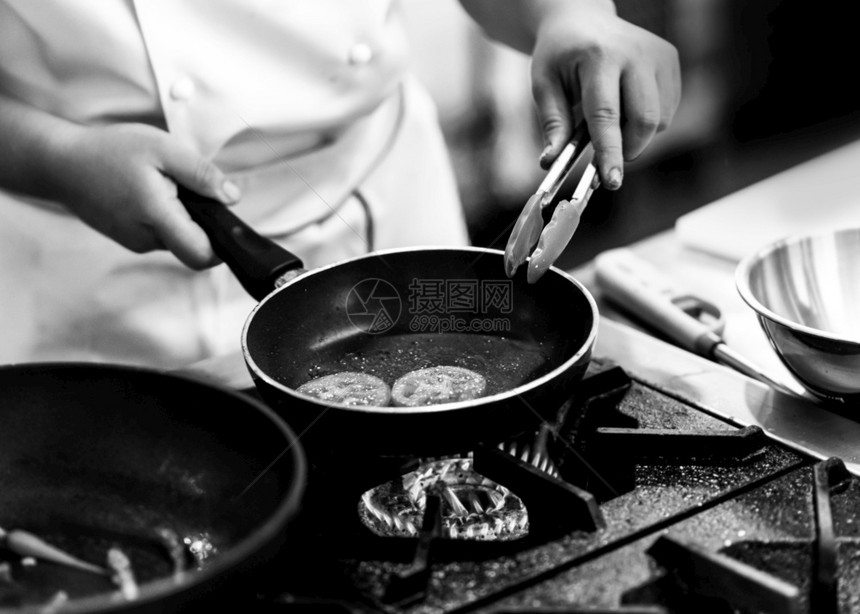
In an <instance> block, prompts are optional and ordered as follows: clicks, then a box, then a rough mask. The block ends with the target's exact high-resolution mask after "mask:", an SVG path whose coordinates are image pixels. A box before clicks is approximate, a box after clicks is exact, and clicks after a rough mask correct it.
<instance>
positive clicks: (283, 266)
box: [176, 185, 304, 301]
mask: <svg viewBox="0 0 860 614" xmlns="http://www.w3.org/2000/svg"><path fill="white" fill-rule="evenodd" d="M176 187H177V189H178V196H179V200H180V201H182V204H183V205H185V208H186V209H187V210H188V213H189V214H191V219H193V220H194V221H195V222H196V223H197V224H198V225H199V226H200V227H201V228H202V229H203V230H204V232H206V235H207V236H208V237H209V241H211V243H212V249H214V250H215V253H216V254H217V255H218V257H219V258H221V260H223V261H224V262H225V264H226V265H227V266H228V267H230V270H231V271H233V274H234V275H235V276H236V278H237V279H238V280H239V283H241V284H242V287H243V288H245V290H247V292H248V294H250V295H251V296H253V297H254V298H255V299H257V300H258V301H260V300H263V298H265V297H266V296H267V295H268V294H269V293H271V292H272V291H273V290H274V289H275V282H276V281H277V280H278V278H280V277H281V276H282V275H283V274H284V273H287V272H288V271H293V270H297V269H301V268H302V267H303V266H304V265H303V263H302V261H301V260H300V259H299V257H298V256H296V255H295V254H293V253H292V252H289V251H287V250H285V249H284V248H283V247H281V246H280V245H278V244H277V243H275V242H274V241H272V240H270V239H267V238H266V237H264V236H262V235H260V234H259V233H257V232H256V231H255V230H254V229H253V228H251V227H250V226H248V225H247V224H246V223H245V222H243V221H242V220H241V219H239V218H238V217H237V216H236V214H234V213H233V212H232V211H230V209H229V208H228V207H226V206H224V205H223V204H221V203H219V202H218V201H217V200H214V199H212V198H208V197H206V196H201V195H200V194H197V193H195V192H192V191H191V190H188V189H186V188H184V187H182V186H181V185H177V186H176Z"/></svg>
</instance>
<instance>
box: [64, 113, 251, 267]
mask: <svg viewBox="0 0 860 614" xmlns="http://www.w3.org/2000/svg"><path fill="white" fill-rule="evenodd" d="M59 142H60V143H61V144H62V146H61V147H60V148H59V149H58V153H59V155H60V156H61V159H63V160H65V163H64V164H62V165H58V170H55V171H54V174H55V179H56V181H57V182H58V183H59V184H60V185H61V186H62V187H63V190H62V193H63V198H62V202H63V203H64V204H65V205H66V206H68V207H69V209H70V210H72V211H73V212H74V213H75V214H76V215H77V216H78V217H80V218H81V220H83V221H84V222H85V223H86V224H88V225H90V226H92V227H93V228H94V229H96V230H98V231H99V232H101V233H102V234H104V235H106V236H108V237H110V238H111V239H113V240H114V241H116V242H117V243H119V244H121V245H123V246H125V247H127V248H128V249H130V250H132V251H134V252H137V253H144V252H149V251H153V250H156V249H167V250H169V251H171V252H172V253H173V254H175V255H176V257H177V258H179V260H181V261H182V262H183V263H184V264H186V265H187V266H189V267H191V268H193V269H204V268H207V267H210V266H213V265H215V264H217V263H218V262H220V260H219V259H218V258H217V257H216V256H215V254H214V253H213V251H212V247H211V245H210V243H209V239H208V238H207V237H206V234H205V233H204V232H203V230H202V229H201V228H200V227H199V226H198V225H197V224H195V223H194V222H193V221H192V220H191V217H190V216H189V214H188V212H187V211H186V210H185V207H184V206H183V205H182V203H181V202H180V201H179V199H178V198H177V196H176V194H177V189H176V182H179V183H181V184H182V185H183V186H185V187H187V188H189V189H190V190H192V191H194V192H197V193H199V194H203V195H205V196H209V197H212V198H214V199H216V200H218V201H220V202H222V203H224V204H227V205H229V204H233V203H235V202H236V201H237V200H238V199H239V191H238V188H237V187H236V186H235V185H234V184H232V183H230V182H229V181H227V180H226V178H225V177H224V175H223V174H222V173H221V171H220V170H218V168H217V167H216V166H215V165H214V164H212V163H210V162H209V161H208V160H206V159H205V158H203V157H202V156H201V155H200V154H198V153H196V152H195V151H194V150H192V149H191V148H189V147H187V146H185V145H183V144H182V143H180V142H178V141H177V139H176V138H175V137H173V136H171V135H170V134H169V133H167V132H165V131H163V130H159V129H158V128H154V127H151V126H146V125H143V124H117V125H113V126H106V127H81V126H77V127H75V128H73V129H71V130H68V131H66V134H65V135H64V136H63V138H62V139H59ZM57 174H60V176H59V177H57Z"/></svg>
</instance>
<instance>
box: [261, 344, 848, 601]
mask: <svg viewBox="0 0 860 614" xmlns="http://www.w3.org/2000/svg"><path fill="white" fill-rule="evenodd" d="M585 382H586V385H585V386H583V389H584V390H586V391H587V394H585V395H584V396H583V397H580V398H574V399H572V401H571V403H569V404H568V405H567V406H565V407H564V408H562V409H561V410H560V416H559V421H558V422H557V423H556V424H555V425H552V426H553V428H552V438H551V439H550V441H549V444H548V446H547V454H548V456H549V457H550V458H551V459H552V463H553V464H554V466H555V468H556V469H557V476H556V477H554V478H552V479H551V480H550V481H551V482H554V481H557V480H560V481H561V482H562V483H563V484H562V487H566V488H567V490H564V489H562V490H559V491H554V490H552V489H550V490H546V491H539V492H538V495H535V496H537V497H538V498H537V499H532V500H533V501H538V502H539V504H540V506H539V507H540V509H539V510H538V512H539V513H537V512H536V513H535V514H534V515H532V516H530V523H531V524H530V526H529V531H530V533H529V536H528V537H526V538H524V539H522V540H515V541H514V542H505V543H499V542H474V541H465V540H461V539H448V538H439V537H435V538H428V537H427V536H425V538H424V540H421V539H419V538H417V537H387V536H386V537H381V536H378V535H375V534H373V533H372V532H370V531H369V530H368V529H367V527H365V526H363V525H361V524H360V523H359V522H357V521H354V522H353V521H351V520H350V519H353V518H357V516H358V514H357V513H356V511H357V507H358V501H357V499H356V498H354V496H355V493H352V492H351V491H350V490H349V482H350V480H351V477H352V476H351V474H350V471H351V470H356V468H355V467H352V468H351V469H350V468H347V467H344V468H343V469H342V471H338V470H336V469H335V470H332V469H331V468H328V469H320V468H319V467H317V465H316V464H315V462H314V459H313V458H311V459H310V460H311V469H310V473H309V476H308V492H309V496H308V498H307V501H306V503H305V505H304V507H303V510H302V512H301V514H300V517H299V519H298V520H297V522H296V524H297V529H296V530H295V531H294V533H295V535H296V537H295V538H293V537H292V536H291V541H290V543H288V545H287V548H286V549H285V551H284V552H282V553H281V555H280V556H279V558H278V560H276V561H275V562H274V563H273V564H272V565H271V567H270V573H269V574H268V575H267V577H266V578H265V579H263V580H262V581H260V582H258V583H257V584H256V585H255V586H254V587H253V589H252V591H253V593H254V595H253V602H254V604H255V606H256V607H257V608H258V609H259V610H260V611H279V610H284V611H286V610H289V609H291V608H298V607H300V608H302V609H305V610H309V611H344V612H347V611H352V612H368V613H369V612H391V613H409V614H436V613H443V612H444V613H448V612H488V613H489V612H496V613H502V612H527V611H541V610H543V611H554V612H559V611H565V612H577V611H590V612H628V613H629V612H640V611H641V612H667V613H674V612H686V611H692V610H691V608H696V609H701V608H712V609H710V610H708V609H704V610H702V611H714V612H747V611H749V612H760V611H773V612H782V611H797V612H810V611H815V612H816V613H817V612H819V611H821V612H826V611H832V612H854V611H860V580H858V579H857V578H858V577H860V574H858V573H857V571H858V566H860V552H858V548H857V543H858V542H857V538H858V533H860V526H858V525H860V516H858V515H857V511H856V510H858V509H860V508H858V507H857V503H858V497H860V484H858V483H857V480H856V479H855V478H854V477H853V476H851V475H850V474H848V473H847V472H845V471H844V467H841V466H840V463H839V461H838V459H831V460H830V461H819V460H818V459H814V458H811V457H807V456H805V455H803V454H801V453H799V452H797V451H795V450H792V449H789V448H787V447H785V446H783V445H781V444H780V443H778V442H775V441H772V440H770V439H768V438H766V437H764V435H763V433H761V432H760V431H759V430H758V429H756V428H746V429H741V428H739V427H738V426H735V425H733V424H730V423H728V422H726V421H724V420H723V419H721V418H719V417H717V416H714V415H711V414H709V412H708V411H707V410H706V408H702V407H697V406H694V405H691V404H689V403H688V402H686V401H685V400H684V399H682V398H678V397H675V396H672V395H670V394H667V393H664V392H661V391H659V390H656V389H654V388H652V387H651V386H649V385H648V384H645V383H643V382H640V381H637V380H635V379H632V378H631V377H630V376H629V375H628V374H627V373H625V372H624V371H623V370H621V369H620V368H619V367H617V366H616V365H614V364H613V363H611V362H608V361H599V360H598V361H593V363H592V366H591V367H590V368H589V373H588V374H587V375H586V379H585ZM519 450H520V448H517V453H519ZM481 454H488V455H489V458H491V459H492V458H495V457H494V456H493V454H494V453H493V452H481ZM503 454H507V452H506V451H503ZM478 455H479V453H478V452H477V451H476V459H477V458H478ZM523 458H525V456H523ZM505 462H507V461H505ZM516 462H517V463H519V464H520V465H526V466H527V467H528V468H530V469H531V470H534V469H533V468H532V467H531V466H530V465H529V464H528V462H527V460H526V461H522V462H520V461H516ZM348 464H349V463H347V465H348ZM476 469H477V460H476ZM339 482H340V484H338V483H339ZM339 486H342V487H343V488H339ZM551 486H553V487H557V486H558V484H552V485H551ZM344 492H346V493H348V494H346V495H344ZM543 492H546V494H545V495H543V494H541V493H543ZM556 492H557V494H555V493H556ZM825 495H826V501H825V500H823V497H824V496H825ZM350 501H352V503H350ZM333 508H334V509H333ZM536 509H537V507H536ZM583 510H585V512H583ZM824 512H828V513H830V512H832V514H831V516H824V515H823V514H824ZM530 514H531V512H530ZM556 517H559V518H560V520H559V519H557V518H556ZM546 518H548V519H549V520H548V521H547V522H549V524H552V528H551V529H546V528H543V527H541V526H538V525H537V524H536V522H537V521H543V520H544V519H546ZM556 521H557V523H558V524H557V526H556V525H555V524H553V523H555V522H556ZM822 527H823V529H822ZM828 539H829V541H830V542H832V543H830V544H829V545H830V549H829V550H828V549H826V548H825V549H823V548H822V547H821V544H825V545H827V543H829V542H827V540H828ZM826 542H827V543H826ZM423 548H426V549H427V550H423ZM428 553H429V554H428ZM423 555H427V558H426V561H425V560H424V559H422V556H423ZM416 556H417V558H416ZM828 557H829V558H828ZM830 559H833V560H830ZM422 561H423V562H426V563H427V565H426V568H425V569H423V570H420V569H419V573H416V569H417V568H420V567H421V565H420V563H421V562H422ZM828 564H829V565H830V567H835V571H834V572H832V573H831V579H830V580H829V581H828V580H826V579H825V580H820V579H819V580H815V581H813V578H815V577H820V576H822V570H825V569H826V568H827V565H828ZM837 577H838V582H837V581H836V580H835V579H834V578H837ZM700 584H701V585H703V586H705V588H702V586H699V585H700ZM707 587H711V588H707ZM713 587H720V589H721V590H718V591H716V594H711V593H712V592H714V590H713ZM834 587H836V588H834ZM822 595H823V596H822ZM813 605H814V606H815V609H813ZM825 608H829V610H828V609H825Z"/></svg>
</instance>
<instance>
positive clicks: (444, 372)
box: [391, 366, 487, 407]
mask: <svg viewBox="0 0 860 614" xmlns="http://www.w3.org/2000/svg"><path fill="white" fill-rule="evenodd" d="M486 390H487V379H486V378H485V377H484V376H483V375H481V374H480V373H478V372H476V371H472V370H471V369H465V368H463V367H454V366H438V367H428V368H426V369H417V370H415V371H410V372H409V373H407V374H406V375H404V376H403V377H401V378H399V379H398V380H397V381H396V382H394V385H393V386H392V387H391V399H392V401H393V403H394V405H397V406H400V407H419V406H423V405H438V404H440V403H456V402H457V401H468V400H470V399H476V398H478V397H480V396H483V394H484V393H485V392H486Z"/></svg>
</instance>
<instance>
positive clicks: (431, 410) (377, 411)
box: [242, 245, 600, 416]
mask: <svg viewBox="0 0 860 614" xmlns="http://www.w3.org/2000/svg"><path fill="white" fill-rule="evenodd" d="M426 251H452V252H472V253H475V254H476V255H478V254H480V255H490V256H494V257H499V258H502V257H504V252H503V251H501V250H496V249H491V248H485V247H474V246H466V247H453V246H439V245H426V246H415V247H405V248H391V249H385V250H377V251H374V252H371V253H368V254H363V255H361V256H356V257H353V258H349V259H346V260H340V261H338V262H335V263H332V264H328V265H325V266H321V267H318V268H315V269H312V270H309V271H305V272H303V273H302V274H301V275H298V276H296V277H294V278H292V279H290V280H289V281H288V282H286V283H285V284H283V285H281V286H280V287H278V288H276V289H275V290H274V291H272V292H270V293H269V294H268V295H267V296H266V297H264V298H263V300H261V301H260V302H259V303H257V305H255V306H254V308H253V309H252V310H251V313H250V314H249V315H248V317H247V318H246V319H245V324H244V326H243V327H242V354H243V356H244V359H245V362H246V364H247V367H248V369H249V371H250V372H251V374H252V375H253V376H254V377H255V378H258V379H259V380H260V381H261V382H264V383H265V384H266V385H267V386H270V387H271V388H273V389H275V390H277V391H278V392H279V393H283V394H286V395H288V396H289V397H292V398H294V399H296V401H297V402H305V403H306V402H311V403H315V404H318V405H320V406H322V407H325V408H331V409H337V410H343V411H349V412H351V413H354V414H369V415H377V416H387V415H399V416H409V415H427V414H435V413H446V412H452V411H457V410H462V409H465V408H469V407H475V406H476V405H484V404H490V403H494V402H503V401H507V400H509V399H513V398H516V397H520V396H522V395H523V394H524V393H528V392H530V391H532V390H534V389H536V388H539V387H541V386H545V385H547V384H548V383H549V382H550V381H551V380H553V379H556V378H558V377H559V376H561V375H562V374H563V373H564V372H565V371H567V370H568V369H570V368H571V367H572V366H573V365H575V364H576V363H578V362H579V361H581V360H582V359H583V358H584V357H585V356H587V355H588V354H590V352H591V351H592V349H593V347H594V344H595V342H596V340H597V331H598V328H599V318H600V314H599V312H598V309H597V302H596V301H595V300H594V297H593V296H592V295H591V293H590V292H589V291H588V290H587V289H586V288H585V286H584V285H583V284H582V283H581V282H579V281H578V280H577V279H575V278H574V277H573V276H571V275H570V274H568V273H566V272H565V271H563V270H561V269H559V268H557V267H554V266H553V267H550V269H549V271H547V273H546V275H556V276H559V277H561V278H562V279H564V280H566V281H567V282H569V283H570V284H571V285H573V286H574V287H575V288H576V289H577V290H578V291H579V293H580V294H581V295H582V297H583V298H584V299H585V300H586V302H587V304H588V306H589V309H590V311H591V319H592V324H591V328H590V330H589V334H588V336H587V338H586V339H585V340H584V341H583V343H582V344H581V346H580V348H579V350H577V352H576V353H575V354H573V355H572V356H571V357H570V358H568V359H567V360H566V361H564V362H563V363H562V364H560V365H558V366H557V367H556V368H555V369H553V370H552V371H550V372H548V373H545V374H544V375H542V376H541V377H538V378H536V379H534V380H532V381H530V382H528V383H527V384H524V385H522V386H518V387H516V388H512V389H510V390H507V391H505V392H500V393H497V394H494V395H491V396H486V397H480V398H479V399H473V400H469V401H460V402H458V403H442V404H439V405H428V406H422V407H364V406H355V405H343V404H340V403H321V402H320V400H319V399H317V398H315V397H311V396H308V395H304V394H301V393H298V392H296V391H295V390H293V389H292V388H289V387H288V386H285V385H284V384H282V383H280V382H278V381H277V380H275V379H273V378H272V377H270V376H269V375H268V374H267V373H265V372H264V371H263V370H262V369H261V368H260V367H259V365H257V363H256V362H255V361H254V359H253V357H252V356H251V352H250V350H249V348H248V331H249V329H250V326H251V323H252V322H253V320H254V317H255V316H256V314H257V313H258V312H259V311H260V310H261V309H263V308H264V306H265V304H266V303H268V301H269V300H271V299H273V298H274V297H275V296H276V295H277V294H279V293H280V292H283V291H286V290H287V289H288V288H290V287H291V286H292V285H293V284H295V283H297V282H298V281H300V280H305V279H308V277H310V276H313V275H322V274H324V273H325V272H326V271H329V270H332V269H335V268H339V267H341V266H342V265H346V264H349V263H352V262H358V261H361V260H370V259H373V258H378V257H380V256H386V255H397V254H404V253H412V252H426Z"/></svg>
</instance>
